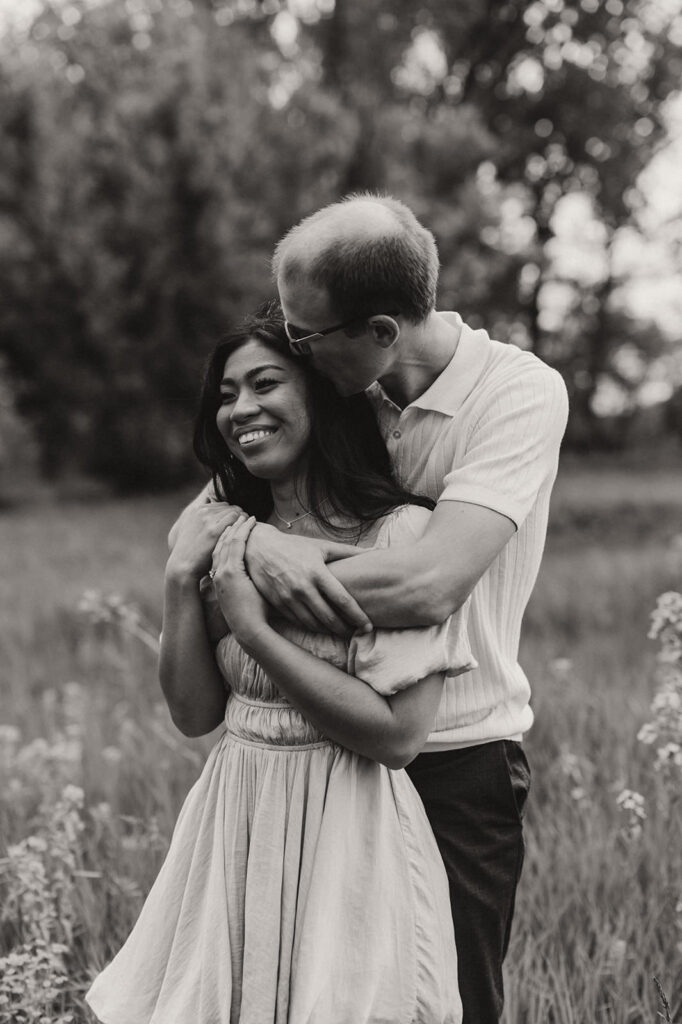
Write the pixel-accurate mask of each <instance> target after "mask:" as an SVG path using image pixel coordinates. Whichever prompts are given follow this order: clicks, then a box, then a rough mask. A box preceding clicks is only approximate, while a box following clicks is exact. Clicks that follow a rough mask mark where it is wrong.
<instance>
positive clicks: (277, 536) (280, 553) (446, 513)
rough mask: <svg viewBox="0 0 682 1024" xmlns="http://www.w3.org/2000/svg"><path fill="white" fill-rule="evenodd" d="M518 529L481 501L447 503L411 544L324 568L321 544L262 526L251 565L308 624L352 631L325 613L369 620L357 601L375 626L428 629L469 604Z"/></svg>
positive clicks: (270, 595) (357, 624)
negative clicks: (329, 605)
mask: <svg viewBox="0 0 682 1024" xmlns="http://www.w3.org/2000/svg"><path fill="white" fill-rule="evenodd" d="M514 529H515V527H514V523H513V522H512V521H511V520H510V519H508V518H507V517H506V516H504V515H500V513H498V512H493V511H492V510H491V509H489V508H484V507H483V506H482V505H473V504H468V503H465V502H460V501H442V502H439V504H438V505H437V507H436V509H435V510H434V512H433V513H432V514H431V517H430V519H429V523H428V526H427V529H426V531H425V532H424V533H423V535H421V536H417V535H415V540H414V544H410V545H405V544H403V545H397V544H396V545H395V546H392V547H389V548H381V549H377V550H365V551H359V552H358V553H357V554H356V555H355V556H354V557H351V558H344V559H343V560H337V561H330V560H329V559H328V562H329V564H327V565H325V563H324V558H323V553H322V550H321V549H320V547H319V546H318V547H314V546H313V545H312V544H311V542H310V541H308V540H307V539H306V538H303V537H287V536H286V535H284V534H282V533H279V532H278V531H274V530H268V531H267V532H265V531H264V530H262V529H261V530H260V531H259V532H257V531H254V534H253V535H252V538H250V539H249V547H248V557H247V566H248V570H249V573H250V574H251V577H252V579H253V580H254V582H255V583H256V585H257V586H258V588H259V590H260V591H261V593H262V594H263V596H264V597H266V599H267V600H268V601H270V602H271V603H272V604H273V605H274V606H275V607H277V608H278V609H279V608H288V609H289V610H293V611H294V612H295V614H296V618H297V619H298V620H299V621H301V622H302V623H303V624H304V625H306V626H307V627H308V628H309V629H313V630H317V631H325V630H327V631H331V632H334V633H337V634H340V633H343V632H346V633H347V632H348V629H346V630H344V629H343V627H342V626H341V627H340V626H339V618H338V615H335V616H334V617H333V618H332V616H331V615H329V614H328V613H327V612H326V611H325V602H327V601H328V602H333V603H334V606H335V608H336V609H338V611H339V613H340V615H341V616H342V617H343V618H344V619H345V621H346V622H348V623H349V624H350V626H351V628H356V629H358V628H362V627H363V626H364V625H365V621H363V620H361V619H359V618H357V616H355V617H354V615H353V613H354V610H355V608H354V606H355V607H356V606H357V605H359V606H360V607H361V608H362V609H363V610H364V612H365V613H366V616H367V618H368V619H369V621H371V622H372V623H373V624H374V625H375V626H384V627H400V626H430V625H436V624H438V623H440V622H443V621H444V620H445V619H446V618H447V617H448V615H451V614H452V613H453V612H454V611H456V610H457V609H458V608H460V607H461V606H462V605H463V604H464V602H465V601H466V599H467V597H468V596H469V594H470V593H471V591H472V590H473V588H474V586H475V585H476V583H477V582H478V580H479V579H480V578H481V576H482V575H483V573H484V572H485V571H486V569H487V568H488V566H489V565H490V563H491V562H492V561H493V560H494V559H495V557H496V556H497V555H498V554H499V552H500V551H501V550H502V548H503V547H504V545H505V544H506V543H507V541H508V540H509V538H510V537H511V536H512V534H513V533H514ZM304 551H305V552H307V557H305V558H304V555H303V553H304ZM332 557H333V555H332ZM344 594H345V595H347V598H345V597H344Z"/></svg>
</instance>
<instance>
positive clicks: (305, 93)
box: [0, 0, 682, 500]
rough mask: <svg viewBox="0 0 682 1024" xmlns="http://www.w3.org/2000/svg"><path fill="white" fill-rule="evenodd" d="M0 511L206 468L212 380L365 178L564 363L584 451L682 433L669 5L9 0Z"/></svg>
mask: <svg viewBox="0 0 682 1024" xmlns="http://www.w3.org/2000/svg"><path fill="white" fill-rule="evenodd" d="M0 18H1V21H0V25H1V28H0V32H1V34H0V55H1V70H0V149H1V151H2V162H1V165H0V250H1V255H0V359H1V362H0V427H1V434H2V445H1V447H0V500H1V499H2V496H3V494H5V495H6V496H7V495H8V494H9V492H11V490H12V488H13V487H15V486H16V485H17V483H18V478H19V476H20V475H21V476H25V475H26V473H27V472H28V471H29V469H31V470H32V471H33V473H34V474H37V475H39V476H43V477H47V478H49V479H52V480H55V479H59V478H64V477H65V476H69V475H71V476H73V475H74V474H76V475H84V476H86V477H90V478H92V479H96V480H99V481H101V482H102V483H103V484H105V485H107V486H110V487H113V488H116V489H124V490H127V491H135V490H140V489H145V490H148V489H151V488H162V487H169V486H175V485H177V484H179V483H181V482H183V481H186V480H187V479H188V478H191V476H192V474H193V473H194V472H195V469H194V464H193V459H192V456H191V452H190V446H189V437H190V432H191V431H190V424H191V419H192V413H193V409H194V402H195V398H196V393H197V386H198V380H199V376H200V371H201V366H202V363H203V360H204V357H205V355H206V352H207V350H208V349H209V347H210V346H211V344H212V343H213V341H214V340H215V339H216V337H217V336H218V335H219V334H220V333H221V332H222V331H223V330H224V329H225V327H226V326H227V325H228V324H229V323H230V322H231V321H233V320H234V319H235V318H236V317H238V316H240V315H241V314H243V313H244V312H246V311H248V310H250V309H252V308H253V307H254V306H255V305H256V304H258V303H259V302H260V301H261V300H263V299H264V298H266V297H269V296H270V295H271V294H273V284H272V282H271V280H270V273H269V257H270V253H271V251H272V248H273V245H274V243H275V241H276V240H277V239H278V238H279V237H280V236H281V235H282V234H283V232H284V231H286V229H287V228H289V227H290V226H291V225H292V224H293V223H295V222H296V221H298V220H299V219H300V218H301V217H302V216H304V215H305V214H307V213H309V212H311V211H313V210H315V209H316V208H318V207H320V206H322V205H323V204H325V203H328V202H331V201H333V200H335V199H337V198H338V197H339V196H341V195H344V194H346V193H348V192H351V191H354V190H361V189H380V190H387V191H388V192H391V193H393V194H395V195H396V196H398V197H400V198H401V199H403V200H405V201H406V202H407V203H408V204H409V205H410V206H412V208H413V209H414V210H415V212H416V213H417V215H418V216H419V217H420V218H421V219H422V220H423V222H424V223H425V224H426V225H427V226H428V227H429V228H430V229H431V230H432V231H433V232H434V234H435V235H436V238H437V241H438V247H439V251H440V256H441V261H442V278H441V286H440V295H439V304H440V308H447V309H457V310H459V311H460V312H461V313H462V315H463V316H464V318H465V319H466V320H468V321H469V322H470V323H471V324H472V325H474V326H485V327H486V328H487V329H488V330H489V332H490V333H491V334H492V335H493V336H494V337H496V338H498V339H500V340H504V341H507V340H509V341H513V342H514V343H515V344H517V345H520V346H522V347H524V348H529V349H532V350H533V351H534V352H536V353H537V354H538V355H539V356H541V357H542V358H543V359H545V360H546V361H547V362H549V363H551V364H552V365H553V366H556V367H557V368H558V369H559V370H560V371H561V372H562V374H563V375H564V377H565V380H566V383H567V385H568V389H569V393H570V396H571V406H572V412H571V421H570V424H569V429H568V435H567V439H566V449H567V450H572V451H575V452H583V453H584V452H594V451H610V452H615V451H620V452H622V451H627V450H633V449H635V448H640V449H641V448H642V447H643V446H644V447H646V446H647V445H648V446H649V448H652V447H653V448H655V449H656V451H657V453H660V448H661V444H662V443H667V444H668V446H669V447H670V448H674V445H673V440H672V439H676V441H677V443H678V444H679V443H680V440H681V439H682V392H680V385H681V384H682V327H681V325H682V288H680V287H679V284H680V279H679V273H680V263H681V261H682V247H681V243H682V188H681V187H680V177H679V165H680V162H681V161H682V99H681V98H680V91H679V90H680V82H681V80H682V52H681V45H682V5H681V4H680V2H679V0H606V2H605V3H601V2H597V0H580V2H578V0H566V2H564V0H547V2H541V0H538V2H533V3H519V2H513V0H510V2H504V3H503V2H500V0H490V2H488V3H480V2H474V0H458V2H453V0H435V2H430V3H428V4H419V3H414V2H403V0H375V2H371V3H368V2H366V0H337V2H336V3H335V2H334V0H289V2H284V0H165V2H163V3H162V2H161V0H74V2H63V0H49V2H47V0H2V2H1V3H0Z"/></svg>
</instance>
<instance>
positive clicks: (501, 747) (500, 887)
mask: <svg viewBox="0 0 682 1024" xmlns="http://www.w3.org/2000/svg"><path fill="white" fill-rule="evenodd" d="M407 772H408V774H409V776H410V778H411V779H412V782H413V783H414V786H415V787H416V789H417V791H418V793H419V795H420V797H421V799H422V802H423V804H424V807H425V809H426V813H427V815H428V818H429V821H430V822H431V827H432V828H433V831H434V834H435V836H436V841H437V843H438V847H439V849H440V852H441V855H442V857H443V861H444V863H445V868H446V871H447V874H448V879H449V881H450V902H451V904H452V917H453V920H454V923H455V940H456V942H457V957H458V979H459V991H460V995H461V997H462V1005H463V1007H464V1020H463V1024H497V1022H498V1021H499V1019H500V1016H501V1013H502V1004H503V999H504V992H503V985H502V961H503V960H504V957H505V954H506V952H507V946H508V945H509V935H510V932H511V923H512V917H513V914H514V897H515V895H516V885H517V882H518V880H519V877H520V875H521V866H522V864H523V854H524V844H523V830H522V819H523V808H524V805H525V802H526V797H527V796H528V790H529V788H530V769H529V767H528V762H527V761H526V757H525V754H524V752H523V749H522V748H521V744H520V743H515V742H514V741H512V740H497V741H495V742H493V743H482V744H480V745H478V746H474V747H464V748H463V749H460V750H445V751H442V752H441V751H438V752H435V753H433V754H420V755H419V757H417V758H415V760H414V761H413V762H412V763H411V764H409V765H408V766H407Z"/></svg>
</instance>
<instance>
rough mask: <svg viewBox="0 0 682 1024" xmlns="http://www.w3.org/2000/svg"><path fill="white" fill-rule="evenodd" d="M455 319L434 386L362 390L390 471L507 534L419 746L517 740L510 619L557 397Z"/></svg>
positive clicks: (546, 470)
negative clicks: (460, 668)
mask: <svg viewBox="0 0 682 1024" xmlns="http://www.w3.org/2000/svg"><path fill="white" fill-rule="evenodd" d="M442 315H443V316H445V317H447V318H449V319H451V321H452V322H453V323H454V324H455V325H457V326H460V325H461V333H460V337H459V341H458V344H457V349H456V351H455V354H454V356H453V357H452V359H451V361H450V363H449V364H448V365H447V366H446V367H445V369H444V370H443V371H442V373H441V374H440V375H439V376H438V377H437V378H436V380H435V381H434V383H433V384H432V385H431V387H430V388H428V390H427V391H425V392H424V394H423V395H420V396H419V398H417V399H415V401H414V402H411V403H410V404H409V405H408V406H406V407H405V408H404V409H402V410H401V409H400V408H399V407H398V406H396V405H395V404H394V403H393V402H391V400H390V399H389V398H388V397H387V396H386V394H385V393H384V391H383V389H382V388H381V386H380V385H379V384H378V383H377V384H373V385H372V386H371V387H370V388H369V389H368V391H367V394H368V396H369V397H370V399H371V401H372V403H373V405H374V406H375V409H376V412H377V419H378V422H379V425H380V427H381V431H382V434H383V436H384V438H385V439H386V443H387V445H388V449H389V452H390V454H391V458H392V461H393V465H394V467H395V469H396V472H397V475H398V477H399V479H400V481H401V483H402V484H404V486H406V487H407V488H408V489H409V490H410V491H412V492H413V493H418V494H427V495H428V496H429V497H431V498H433V500H434V501H439V502H441V501H463V502H468V503H471V504H474V505H483V506H485V507H486V508H490V509H493V510H494V511H495V512H500V513H501V514H502V515H504V516H507V517H508V518H509V519H511V520H512V522H513V523H514V525H515V526H516V531H515V533H514V534H513V536H512V537H511V539H510V540H509V542H508V543H507V544H506V545H505V547H504V548H503V550H502V551H501V552H500V554H499V555H498V557H497V558H496V559H495V561H494V562H493V563H492V565H491V566H490V568H489V569H488V570H487V572H486V573H485V574H484V575H483V577H482V578H481V579H480V580H479V582H478V583H477V584H476V586H475V588H474V590H473V593H472V599H471V607H470V610H469V625H468V631H469V641H470V644H471V649H472V651H473V654H474V657H475V658H476V660H477V661H478V668H477V669H474V670H473V671H471V672H466V673H464V674H463V675H459V676H453V677H447V678H446V681H445V689H444V692H443V698H442V700H441V704H440V708H439V710H438V715H437V717H436V722H435V727H434V731H433V732H432V733H431V735H430V736H429V739H428V741H427V744H426V747H425V750H426V751H427V752H428V751H433V750H445V749H449V748H452V747H460V746H470V745H472V744H475V743H485V742H489V741H491V740H497V739H520V738H521V736H522V734H523V733H524V732H525V731H526V730H527V729H528V728H530V726H531V724H532V722H533V713H532V711H531V708H530V705H529V700H530V686H529V683H528V679H527V678H526V675H525V673H524V671H523V669H522V668H521V666H520V665H519V663H518V649H519V634H520V631H521V619H522V617H523V613H524V611H525V608H526V605H527V603H528V599H529V597H530V593H531V590H532V589H533V585H534V583H535V579H536V577H537V573H538V569H539V566H540V560H541V557H542V551H543V547H544V543H545V534H546V531H547V516H548V511H549V498H550V492H551V489H552V484H553V483H554V479H555V477H556V472H557V464H558V458H559V446H560V444H561V439H562V437H563V434H564V430H565V428H566V419H567V415H568V401H567V397H566V388H565V385H564V382H563V380H562V378H561V376H560V375H559V374H558V373H557V372H556V371H555V370H552V369H551V368H550V367H549V366H547V365H546V364H545V363H543V362H542V361H541V360H540V359H538V358H537V357H536V356H534V355H532V354H531V353H530V352H524V351H522V350H521V349H519V348H517V347H516V346H515V345H505V344H502V343H500V342H498V341H493V340H492V339H491V338H490V337H489V336H488V334H487V333H486V332H485V331H483V330H478V331H474V330H471V328H469V327H467V326H466V324H463V323H462V321H461V319H460V318H459V316H458V315H457V314H456V313H445V314H442Z"/></svg>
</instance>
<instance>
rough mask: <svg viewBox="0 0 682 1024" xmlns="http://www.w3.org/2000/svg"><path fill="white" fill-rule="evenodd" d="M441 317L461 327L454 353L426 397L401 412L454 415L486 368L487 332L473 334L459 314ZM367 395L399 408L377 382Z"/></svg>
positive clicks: (416, 400)
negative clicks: (419, 411) (418, 411)
mask: <svg viewBox="0 0 682 1024" xmlns="http://www.w3.org/2000/svg"><path fill="white" fill-rule="evenodd" d="M442 315H443V316H446V317H448V319H452V320H453V321H454V323H455V324H457V325H459V326H460V327H461V331H460V335H459V341H458V342H457V348H456V349H455V354H454V355H453V357H452V359H451V360H450V362H449V363H448V365H447V366H446V367H445V368H444V369H443V370H442V371H441V372H440V374H439V375H438V376H437V377H436V379H435V380H434V382H433V384H432V385H431V386H430V387H429V388H427V389H426V391H425V392H424V394H423V395H419V396H418V397H417V398H415V400H414V401H413V402H410V404H409V405H407V406H405V408H404V409H403V410H402V412H406V411H407V410H408V409H412V408H416V409H426V410H431V411H433V412H439V413H442V414H443V415H445V416H454V415H455V413H456V412H457V410H458V409H459V408H460V407H461V406H462V404H463V403H464V402H465V401H466V399H467V398H468V397H469V395H470V394H471V392H472V390H473V389H474V387H475V386H476V382H477V381H478V379H479V378H480V376H481V373H482V372H483V370H484V368H485V364H486V362H487V359H488V354H489V353H488V346H489V344H490V339H489V337H488V333H487V332H486V331H483V330H479V331H473V330H472V329H471V328H470V327H467V325H466V324H465V323H464V322H463V321H462V318H461V317H460V315H459V313H444V314H442ZM367 393H368V394H369V396H370V397H371V398H372V399H373V400H374V401H377V400H378V399H379V400H383V401H384V402H386V403H388V404H389V405H391V406H393V408H394V409H398V408H399V407H398V406H397V405H396V404H395V402H392V401H391V399H390V398H389V397H388V395H387V394H386V392H385V391H384V389H383V388H382V386H381V384H379V382H378V381H376V382H375V383H374V384H372V385H371V386H370V387H369V388H368V389H367Z"/></svg>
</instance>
